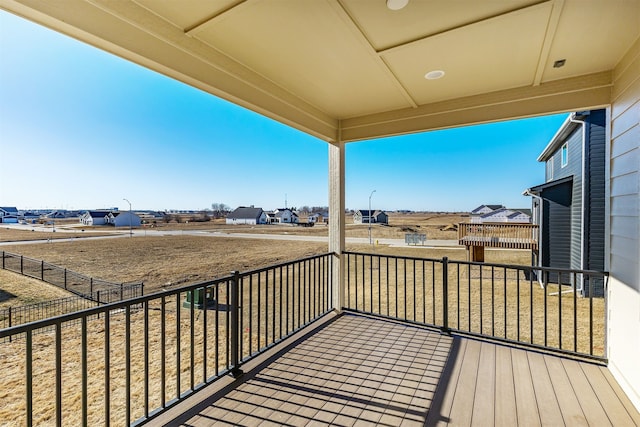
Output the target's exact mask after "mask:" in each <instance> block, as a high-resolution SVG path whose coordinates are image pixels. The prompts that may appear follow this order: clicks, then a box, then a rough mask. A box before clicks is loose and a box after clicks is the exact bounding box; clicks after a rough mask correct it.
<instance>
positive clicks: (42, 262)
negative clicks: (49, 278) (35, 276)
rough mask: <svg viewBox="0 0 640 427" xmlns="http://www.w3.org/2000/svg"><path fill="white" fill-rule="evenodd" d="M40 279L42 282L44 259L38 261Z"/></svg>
mask: <svg viewBox="0 0 640 427" xmlns="http://www.w3.org/2000/svg"><path fill="white" fill-rule="evenodd" d="M40 280H42V281H43V282H44V260H42V261H40Z"/></svg>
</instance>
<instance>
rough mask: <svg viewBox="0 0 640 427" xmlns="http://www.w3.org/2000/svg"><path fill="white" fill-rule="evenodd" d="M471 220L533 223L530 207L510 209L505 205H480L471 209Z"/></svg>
mask: <svg viewBox="0 0 640 427" xmlns="http://www.w3.org/2000/svg"><path fill="white" fill-rule="evenodd" d="M470 217H471V218H470V222H471V223H473V224H482V223H485V222H510V223H518V224H530V223H531V210H530V209H508V208H506V207H504V206H503V205H480V206H478V207H477V208H475V209H474V210H472V211H471V215H470Z"/></svg>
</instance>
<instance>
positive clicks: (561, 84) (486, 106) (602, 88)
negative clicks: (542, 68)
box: [341, 71, 612, 142]
mask: <svg viewBox="0 0 640 427" xmlns="http://www.w3.org/2000/svg"><path fill="white" fill-rule="evenodd" d="M611 87H612V75H611V72H610V71H606V72H601V73H595V74H590V75H586V76H580V77H573V78H570V79H564V80H557V81H554V82H549V83H544V84H541V85H539V86H535V87H530V86H527V87H522V88H516V89H508V90H504V91H498V92H492V93H489V94H483V95H476V96H470V97H465V98H460V99H454V100H450V101H443V102H437V103H433V104H427V105H422V106H420V107H418V108H416V109H403V110H396V111H390V112H387V113H380V114H372V115H368V116H362V117H356V118H352V119H345V120H342V121H341V129H342V134H341V135H342V140H343V141H345V142H352V141H359V140H365V139H372V138H380V137H386V136H394V135H402V134H407V133H416V132H423V131H429V130H437V129H446V128H453V127H459V126H468V125H474V124H479V123H488V122H495V121H502V120H512V119H519V118H525V117H533V116H539V115H545V114H553V113H561V112H568V111H574V110H578V109H589V108H596V107H602V106H606V105H608V104H609V103H610V101H611Z"/></svg>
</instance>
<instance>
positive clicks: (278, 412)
mask: <svg viewBox="0 0 640 427" xmlns="http://www.w3.org/2000/svg"><path fill="white" fill-rule="evenodd" d="M274 352H275V350H274ZM244 369H245V375H244V376H243V377H242V378H241V379H239V380H235V381H233V380H232V379H231V378H225V379H224V381H220V382H218V383H216V384H214V385H213V386H210V387H209V390H205V391H203V392H200V393H197V394H196V395H195V396H194V397H193V398H192V399H190V400H188V401H186V402H184V403H182V404H181V405H179V406H178V407H175V408H173V409H172V410H171V411H169V412H168V413H167V414H165V415H164V416H162V417H161V418H158V419H156V420H154V421H153V422H152V423H151V425H172V426H173V425H183V426H193V427H196V426H214V425H234V426H258V425H260V426H275V425H290V426H301V425H310V426H311V425H314V426H315V425H317V426H323V425H341V426H360V425H382V426H424V425H429V426H431V425H451V426H471V425H477V426H493V425H496V426H516V425H520V426H538V425H541V426H562V425H566V426H581V425H590V426H598V427H599V426H608V425H612V426H639V425H640V414H638V411H637V410H635V409H634V407H633V406H632V405H631V403H630V401H629V400H628V398H627V397H626V396H625V395H624V393H623V392H622V390H621V389H620V387H619V386H618V384H617V383H616V382H615V380H614V379H613V378H612V376H611V374H610V373H609V372H608V370H607V368H605V367H602V366H599V365H595V364H590V363H585V362H579V361H575V360H569V359H565V358H560V357H556V356H552V355H546V354H541V353H537V352H532V351H526V350H522V349H519V348H513V347H510V346H504V345H499V344H495V343H490V342H486V341H480V340H474V339H468V338H461V337H456V336H454V337H451V336H447V335H443V334H440V333H439V332H437V331H432V330H428V329H423V328H419V327H414V326H410V325H405V324H400V323H395V322H389V321H385V320H380V319H372V318H369V317H365V316H358V315H352V314H345V315H343V316H339V317H336V318H335V319H331V320H328V321H326V322H325V323H324V325H322V326H321V327H319V328H317V329H315V330H314V331H313V332H311V333H307V334H306V335H304V336H299V337H297V338H293V339H292V340H291V342H290V343H289V344H284V345H283V346H282V347H281V348H280V350H278V352H277V353H273V354H271V355H266V356H265V357H264V358H263V359H262V360H256V361H252V362H251V363H249V364H247V365H246V366H245V367H244Z"/></svg>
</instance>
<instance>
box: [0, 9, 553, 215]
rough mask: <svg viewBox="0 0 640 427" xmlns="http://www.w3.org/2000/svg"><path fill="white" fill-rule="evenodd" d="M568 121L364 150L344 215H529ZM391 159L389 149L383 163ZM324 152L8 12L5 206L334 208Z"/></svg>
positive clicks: (290, 132)
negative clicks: (489, 208)
mask: <svg viewBox="0 0 640 427" xmlns="http://www.w3.org/2000/svg"><path fill="white" fill-rule="evenodd" d="M565 117H566V115H556V116H549V117H541V118H535V119H528V120H519V121H512V122H503V123H494V124H488V125H480V126H472V127H467V128H460V129H451V130H444V131H436V132H428V133H422V134H414V135H406V136H401V137H393V138H385V139H379V140H374V141H366V142H357V143H351V144H349V145H347V150H346V153H347V154H346V156H347V157H346V166H347V179H346V192H347V194H346V198H347V200H346V205H347V207H348V208H354V209H366V208H367V206H368V199H369V195H370V194H371V191H372V190H376V193H375V194H374V195H373V197H372V207H374V208H379V209H386V210H395V209H410V210H433V211H468V210H471V209H473V208H475V207H476V206H477V205H480V204H484V203H496V204H498V203H500V204H504V205H507V206H509V207H528V206H529V205H530V200H529V198H528V197H524V196H522V195H521V193H522V191H523V190H524V189H526V188H528V187H530V186H533V185H536V184H539V183H541V182H543V180H544V168H543V166H542V165H541V164H539V163H538V162H536V158H537V157H538V154H540V152H541V151H542V150H543V149H544V147H545V146H546V144H547V143H548V142H549V140H550V139H551V137H553V135H554V134H555V132H556V130H557V129H558V127H559V126H560V125H561V124H562V122H563V121H564V119H565ZM383 148H384V149H383ZM327 153H328V149H327V146H326V143H325V142H323V141H320V140H318V139H316V138H313V137H311V136H308V135H305V134H304V133H302V132H299V131H297V130H294V129H291V128H289V127H287V126H285V125H282V124H279V123H277V122H274V121H272V120H270V119H266V118H264V117H262V116H260V115H257V114H255V113H253V112H250V111H248V110H245V109H243V108H241V107H238V106H235V105H233V104H230V103H228V102H226V101H223V100H220V99H218V98H215V97H213V96H211V95H208V94H206V93H204V92H201V91H199V90H197V89H194V88H191V87H189V86H187V85H184V84H182V83H179V82H177V81H174V80H171V79H169V78H167V77H164V76H162V75H160V74H157V73H154V72H152V71H149V70H147V69H144V68H142V67H140V66H137V65H135V64H132V63H129V62H127V61H125V60H122V59H120V58H118V57H115V56H112V55H110V54H108V53H105V52H102V51H99V50H97V49H95V48H93V47H91V46H88V45H85V44H83V43H80V42H78V41H76V40H73V39H71V38H68V37H66V36H63V35H60V34H58V33H55V32H52V31H50V30H48V29H46V28H43V27H40V26H38V25H36V24H33V23H30V22H28V21H25V20H23V19H21V18H18V17H15V16H13V15H10V14H8V13H6V12H0V206H17V207H18V208H19V209H30V208H32V209H36V208H63V209H95V208H102V207H120V208H121V209H125V208H127V209H128V204H127V203H126V202H125V201H123V198H127V199H128V200H130V201H131V203H132V205H133V208H134V209H158V210H165V209H205V208H209V207H211V204H212V203H225V204H227V205H229V206H231V207H237V206H240V205H250V204H254V205H256V206H261V207H263V208H264V209H274V208H277V207H282V206H283V205H284V202H285V197H286V199H287V204H288V206H289V207H291V206H298V207H299V206H304V205H308V206H324V205H327V204H328V194H327V192H328V189H327V170H328V161H327Z"/></svg>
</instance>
